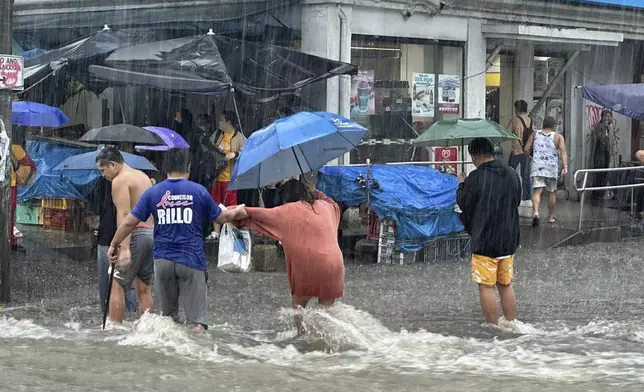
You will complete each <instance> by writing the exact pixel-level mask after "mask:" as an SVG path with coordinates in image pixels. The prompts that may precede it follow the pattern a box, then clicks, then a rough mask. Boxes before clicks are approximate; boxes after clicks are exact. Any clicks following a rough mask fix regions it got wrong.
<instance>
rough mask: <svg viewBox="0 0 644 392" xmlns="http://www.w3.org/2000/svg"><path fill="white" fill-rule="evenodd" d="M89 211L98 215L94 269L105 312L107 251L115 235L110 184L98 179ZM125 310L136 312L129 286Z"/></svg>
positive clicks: (132, 292)
mask: <svg viewBox="0 0 644 392" xmlns="http://www.w3.org/2000/svg"><path fill="white" fill-rule="evenodd" d="M88 204H89V205H88V206H89V209H90V210H91V211H92V212H94V213H96V214H97V215H98V219H99V224H98V231H97V233H96V234H97V235H96V241H97V244H98V250H97V253H96V267H97V270H98V297H99V300H100V303H101V311H102V312H104V311H105V305H106V300H107V287H108V285H109V280H110V278H109V264H110V262H109V260H108V259H107V250H108V248H109V246H110V243H111V241H112V237H114V233H116V207H114V203H113V202H112V183H111V182H109V181H108V180H106V179H105V178H103V177H99V178H98V180H97V181H96V184H95V185H94V188H93V189H92V192H91V193H90V197H89V203H88ZM125 310H126V312H128V313H134V312H136V291H135V290H134V286H133V285H130V286H129V287H127V288H126V289H125Z"/></svg>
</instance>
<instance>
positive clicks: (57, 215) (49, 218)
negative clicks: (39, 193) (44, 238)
mask: <svg viewBox="0 0 644 392" xmlns="http://www.w3.org/2000/svg"><path fill="white" fill-rule="evenodd" d="M41 207H42V211H43V228H44V229H45V230H53V231H72V230H77V229H78V228H79V221H80V215H81V214H80V212H81V207H82V205H81V203H80V202H79V201H78V200H75V199H43V200H42V204H41Z"/></svg>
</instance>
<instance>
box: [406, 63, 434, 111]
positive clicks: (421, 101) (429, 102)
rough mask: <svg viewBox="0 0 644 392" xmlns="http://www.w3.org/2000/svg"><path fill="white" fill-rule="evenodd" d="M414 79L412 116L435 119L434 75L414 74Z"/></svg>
mask: <svg viewBox="0 0 644 392" xmlns="http://www.w3.org/2000/svg"><path fill="white" fill-rule="evenodd" d="M412 77H413V78H414V81H413V86H412V89H413V90H412V115H413V116H419V117H434V88H435V83H434V74H426V73H416V72H414V73H413V74H412Z"/></svg>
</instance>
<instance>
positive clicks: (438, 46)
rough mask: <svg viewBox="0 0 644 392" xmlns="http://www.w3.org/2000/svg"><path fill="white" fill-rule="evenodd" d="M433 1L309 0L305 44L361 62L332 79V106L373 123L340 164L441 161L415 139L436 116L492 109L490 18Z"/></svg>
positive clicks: (452, 155)
mask: <svg viewBox="0 0 644 392" xmlns="http://www.w3.org/2000/svg"><path fill="white" fill-rule="evenodd" d="M376 3H377V4H376ZM427 3H428V4H429V3H436V4H435V6H436V7H435V9H433V10H434V11H436V12H428V10H427V9H422V10H421V9H415V10H416V12H408V11H409V10H407V9H405V8H401V7H402V6H401V5H400V2H382V3H381V2H374V5H373V6H366V5H362V6H349V5H344V4H342V5H338V4H331V3H326V4H320V3H315V4H313V3H311V4H309V3H308V2H305V3H303V4H302V5H301V13H302V18H301V23H302V26H303V28H302V50H303V51H305V52H307V53H312V54H317V55H324V56H326V57H329V58H338V59H340V60H342V61H346V62H351V63H352V64H355V65H357V66H358V67H359V68H360V73H359V75H357V76H356V77H353V78H350V79H349V78H346V79H344V80H343V79H340V80H329V82H328V83H327V85H326V97H325V98H326V101H325V102H323V103H324V105H323V106H324V107H325V108H326V110H329V111H337V112H338V113H340V114H343V115H345V116H347V117H350V118H351V119H353V120H355V121H358V122H360V123H361V124H363V125H365V126H366V127H367V128H369V133H368V135H367V136H366V137H365V140H364V142H363V143H362V145H360V146H359V148H358V149H357V150H355V151H353V152H351V154H349V155H350V156H345V157H344V159H343V160H342V159H341V160H340V161H339V162H338V163H339V164H346V163H353V164H355V163H364V162H365V161H366V160H367V159H370V161H371V162H372V163H393V162H410V161H432V160H435V159H436V157H437V155H436V151H435V149H434V150H433V151H432V150H427V149H425V148H422V149H420V148H414V147H413V146H412V144H411V141H412V140H413V139H415V138H416V137H417V136H418V135H419V134H420V133H422V132H423V131H424V130H426V129H427V128H428V127H429V126H431V125H432V124H433V123H434V122H436V121H439V120H443V119H452V118H458V117H483V116H484V115H485V60H486V53H485V50H486V47H485V39H484V38H483V35H482V31H481V25H482V22H481V21H480V20H476V19H471V18H467V17H453V16H443V15H441V14H440V12H438V10H439V8H440V2H439V1H436V2H427ZM428 7H429V6H428ZM429 8H431V7H429ZM412 11H413V10H412ZM429 11H431V10H429ZM304 26H306V28H304ZM438 156H439V158H438V159H439V160H443V159H446V160H452V159H453V160H456V159H457V157H460V153H459V151H458V149H456V148H449V149H447V150H442V151H439V155H438Z"/></svg>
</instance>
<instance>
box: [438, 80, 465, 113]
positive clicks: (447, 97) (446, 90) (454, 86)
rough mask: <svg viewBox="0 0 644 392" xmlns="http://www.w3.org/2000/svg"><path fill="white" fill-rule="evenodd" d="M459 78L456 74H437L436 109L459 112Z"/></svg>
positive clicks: (443, 111) (441, 111) (445, 111)
mask: <svg viewBox="0 0 644 392" xmlns="http://www.w3.org/2000/svg"><path fill="white" fill-rule="evenodd" d="M460 101H461V78H460V77H459V76H457V75H438V111H439V112H440V113H451V114H459V113H460V103H461V102H460Z"/></svg>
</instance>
